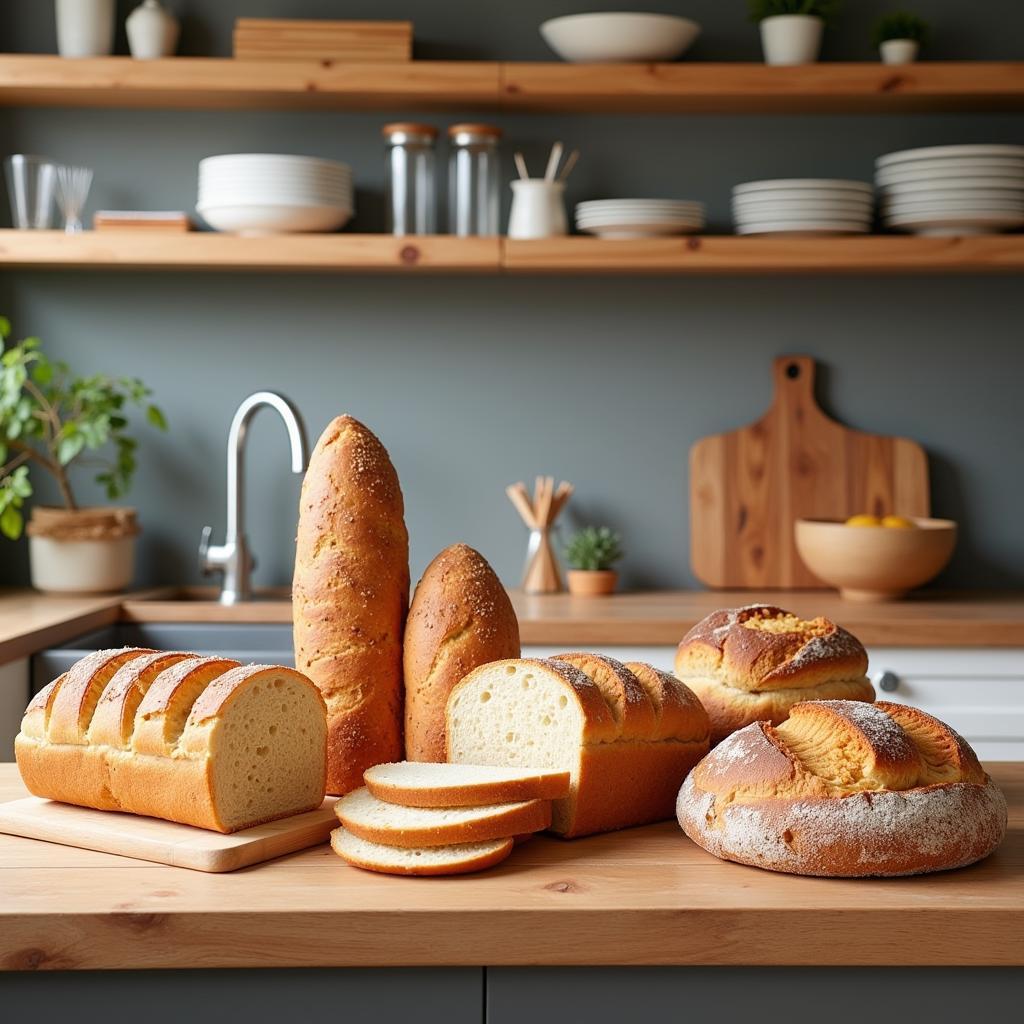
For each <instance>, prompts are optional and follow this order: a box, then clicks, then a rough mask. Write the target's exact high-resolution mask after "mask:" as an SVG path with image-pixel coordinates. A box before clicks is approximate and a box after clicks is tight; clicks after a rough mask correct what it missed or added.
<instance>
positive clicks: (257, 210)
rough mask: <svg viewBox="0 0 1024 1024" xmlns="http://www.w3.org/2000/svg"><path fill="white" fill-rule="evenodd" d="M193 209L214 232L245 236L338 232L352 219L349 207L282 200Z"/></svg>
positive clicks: (201, 206)
mask: <svg viewBox="0 0 1024 1024" xmlns="http://www.w3.org/2000/svg"><path fill="white" fill-rule="evenodd" d="M196 212H197V213H198V214H199V215H200V216H201V217H202V218H203V220H205V221H206V223H207V224H209V225H210V227H211V228H213V229H214V230H215V231H232V232H236V233H238V234H248V235H286V234H297V233H304V232H323V231H337V230H338V229H339V228H343V227H344V226H345V225H346V224H347V223H348V222H349V220H350V219H351V218H352V210H351V209H346V208H345V207H341V206H293V205H286V204H283V203H280V204H271V203H266V204H257V203H249V204H239V205H236V206H230V205H223V206H210V205H198V206H196Z"/></svg>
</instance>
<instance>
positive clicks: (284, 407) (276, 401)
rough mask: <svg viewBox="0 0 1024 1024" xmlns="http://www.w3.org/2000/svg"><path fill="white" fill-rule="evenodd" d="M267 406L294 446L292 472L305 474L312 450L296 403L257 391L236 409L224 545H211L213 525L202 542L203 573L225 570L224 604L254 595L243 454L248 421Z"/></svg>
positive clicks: (231, 433)
mask: <svg viewBox="0 0 1024 1024" xmlns="http://www.w3.org/2000/svg"><path fill="white" fill-rule="evenodd" d="M264 406H269V407H270V408H272V409H276V410H277V413H278V414H279V415H280V417H281V419H282V420H284V425H285V428H286V430H287V431H288V441H289V444H290V446H291V458H292V472H293V473H302V472H303V470H304V469H305V468H306V460H307V457H308V454H307V453H308V449H309V446H308V443H307V441H306V428H305V425H304V424H303V422H302V416H301V414H300V413H299V410H298V409H297V408H296V407H295V405H294V404H293V403H292V402H290V401H289V400H288V399H287V398H285V397H284V396H283V395H279V394H276V393H275V392H273V391H257V392H256V393H255V394H252V395H250V396H249V397H248V398H247V399H245V401H244V402H242V404H241V405H240V406H239V407H238V410H237V411H236V412H235V415H234V418H233V419H232V420H231V427H230V429H229V430H228V453H227V454H228V467H227V468H228V501H227V506H228V507H227V530H226V536H225V541H224V544H222V545H217V546H211V545H210V543H209V540H210V532H211V531H210V527H206V528H205V529H204V530H203V539H202V541H201V543H200V545H199V556H200V567H201V569H202V570H203V572H204V573H209V572H213V571H215V570H220V571H222V572H223V573H224V583H223V587H222V589H221V595H220V601H221V603H222V604H237V603H238V602H239V601H248V600H250V599H251V598H252V570H253V568H254V567H255V564H256V563H255V560H254V559H253V557H252V555H251V553H250V551H249V542H248V540H247V539H246V536H245V476H244V469H245V462H244V456H245V444H246V437H247V435H248V432H249V423H250V422H251V421H252V418H253V416H255V415H256V413H257V412H258V411H259V410H260V409H261V408H263V407H264Z"/></svg>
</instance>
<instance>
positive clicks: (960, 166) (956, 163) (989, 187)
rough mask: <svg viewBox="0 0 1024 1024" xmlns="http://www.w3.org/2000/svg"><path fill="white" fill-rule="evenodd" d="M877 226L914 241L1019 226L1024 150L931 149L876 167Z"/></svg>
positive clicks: (1023, 211) (1023, 213) (883, 160)
mask: <svg viewBox="0 0 1024 1024" xmlns="http://www.w3.org/2000/svg"><path fill="white" fill-rule="evenodd" d="M875 167H876V170H875V183H876V184H877V186H878V194H879V197H880V198H879V203H880V212H881V216H882V223H883V224H884V225H885V226H886V227H887V228H893V229H895V230H899V231H910V232H913V233H914V234H917V235H987V234H994V233H995V232H999V231H1009V230H1011V229H1012V228H1019V227H1022V226H1024V146H973V145H972V146H930V147H928V148H926V149H906V150H903V151H901V152H899V153H887V154H886V155H885V156H880V157H879V158H878V159H877V160H876V161H875Z"/></svg>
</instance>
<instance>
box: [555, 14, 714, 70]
mask: <svg viewBox="0 0 1024 1024" xmlns="http://www.w3.org/2000/svg"><path fill="white" fill-rule="evenodd" d="M540 34H541V36H542V37H543V39H544V42H545V43H547V44H548V46H550V47H551V49H552V50H554V51H555V53H557V54H558V56H559V57H561V58H562V60H568V61H573V62H576V63H586V62H591V63H600V64H608V63H616V62H624V63H625V62H635V61H644V62H646V61H661V60H675V59H676V58H677V57H681V56H682V55H683V54H684V53H685V52H686V51H687V50H688V49H689V48H690V47H691V46H692V45H693V44H694V42H695V41H696V39H697V37H698V36H699V35H700V25H698V24H697V22H695V21H691V20H690V19H689V18H677V17H676V16H675V15H672V14H634V13H626V12H609V13H603V12H602V13H593V14H567V15H565V16H563V17H561V18H551V19H550V20H548V21H545V22H544V23H543V24H542V25H541V27H540Z"/></svg>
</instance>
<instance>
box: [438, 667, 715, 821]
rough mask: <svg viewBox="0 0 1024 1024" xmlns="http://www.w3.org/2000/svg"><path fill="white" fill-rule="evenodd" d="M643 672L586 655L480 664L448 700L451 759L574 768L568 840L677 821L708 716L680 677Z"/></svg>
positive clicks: (559, 810)
mask: <svg viewBox="0 0 1024 1024" xmlns="http://www.w3.org/2000/svg"><path fill="white" fill-rule="evenodd" d="M570 659H571V661H570ZM640 674H641V675H642V676H643V678H642V679H641V678H639V677H638V676H637V674H636V673H635V672H634V671H632V670H631V669H630V668H627V667H626V666H625V665H623V664H621V663H619V662H616V661H614V659H611V658H603V657H600V656H597V655H587V654H572V655H568V656H567V658H566V659H565V660H561V659H552V660H548V661H542V660H531V659H515V660H510V661H500V662H494V663H493V664H490V665H483V666H481V667H480V668H478V669H476V670H475V671H473V672H471V673H470V674H469V675H468V676H467V677H466V678H465V679H464V680H462V682H461V683H459V685H458V686H457V687H456V688H455V689H454V690H453V691H452V695H451V697H450V698H449V700H448V711H447V717H448V759H449V760H450V761H453V762H456V763H460V764H474V765H478V764H493V765H505V766H516V767H524V768H534V769H541V768H547V769H556V770H562V771H569V772H570V773H571V791H570V794H569V796H568V797H567V798H565V799H560V800H556V801H555V804H554V808H553V821H552V829H553V830H554V831H556V832H559V833H561V834H562V835H564V836H566V837H574V836H582V835H589V834H591V833H594V832H605V831H608V830H610V829H616V828H626V827H628V826H631V825H641V824H646V823H648V822H652V821H661V820H664V819H666V818H670V817H671V816H672V814H673V811H674V806H675V797H676V793H677V792H678V790H679V787H680V785H681V784H682V781H683V779H684V778H685V777H686V774H687V772H688V771H689V770H690V769H691V768H692V767H693V766H694V765H695V764H696V763H697V762H698V761H699V760H700V759H701V758H702V757H703V756H704V754H706V753H707V751H708V734H709V723H708V716H707V714H706V712H705V711H704V709H703V708H702V707H701V706H700V703H699V702H698V701H697V700H695V699H691V698H692V694H690V693H689V691H687V690H686V688H685V686H683V684H682V683H680V682H678V680H673V679H671V677H669V676H667V675H666V674H665V673H660V672H657V671H656V670H654V669H650V671H647V667H646V666H640Z"/></svg>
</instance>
